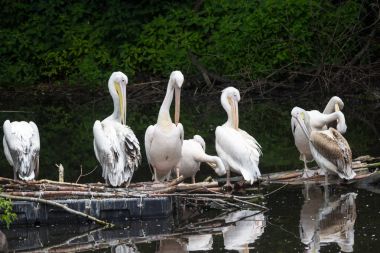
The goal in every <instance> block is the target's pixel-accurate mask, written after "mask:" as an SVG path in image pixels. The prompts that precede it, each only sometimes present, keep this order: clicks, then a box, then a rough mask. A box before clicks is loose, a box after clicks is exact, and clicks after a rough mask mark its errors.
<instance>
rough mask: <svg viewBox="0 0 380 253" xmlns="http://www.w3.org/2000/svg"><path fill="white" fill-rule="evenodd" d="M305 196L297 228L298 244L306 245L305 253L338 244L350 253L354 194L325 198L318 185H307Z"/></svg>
mask: <svg viewBox="0 0 380 253" xmlns="http://www.w3.org/2000/svg"><path fill="white" fill-rule="evenodd" d="M325 190H326V189H325ZM305 195H306V196H305V201H304V204H303V206H302V209H301V214H300V226H299V231H300V238H301V242H302V243H303V244H305V246H307V248H306V250H305V252H319V251H320V248H321V246H322V245H326V244H328V243H337V244H338V245H339V247H340V250H341V251H342V252H352V251H353V246H354V224H355V220H356V205H355V198H356V195H357V194H356V193H353V192H350V193H346V194H343V195H333V196H330V197H328V198H326V194H323V193H322V191H321V188H320V187H319V186H317V185H306V189H305Z"/></svg>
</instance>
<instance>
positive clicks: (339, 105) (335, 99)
mask: <svg viewBox="0 0 380 253" xmlns="http://www.w3.org/2000/svg"><path fill="white" fill-rule="evenodd" d="M330 101H331V102H332V103H333V104H334V106H335V111H338V110H342V109H343V107H344V103H343V100H342V99H341V98H340V97H338V96H333V97H332V98H331V99H330ZM330 101H329V102H330Z"/></svg>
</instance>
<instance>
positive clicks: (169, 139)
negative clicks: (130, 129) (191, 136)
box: [145, 71, 184, 182]
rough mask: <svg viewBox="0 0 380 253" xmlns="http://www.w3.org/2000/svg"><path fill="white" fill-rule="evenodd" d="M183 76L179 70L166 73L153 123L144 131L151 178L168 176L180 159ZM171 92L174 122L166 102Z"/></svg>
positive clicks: (169, 101) (158, 179)
mask: <svg viewBox="0 0 380 253" xmlns="http://www.w3.org/2000/svg"><path fill="white" fill-rule="evenodd" d="M183 81H184V78H183V75H182V73H181V71H173V72H172V73H171V74H170V79H169V82H168V87H167V90H166V95H165V98H164V101H163V102H162V105H161V108H160V112H159V113H158V119H157V123H156V124H155V125H154V126H153V125H150V126H149V127H148V128H147V129H146V132H145V151H146V157H147V160H148V163H149V165H150V166H152V167H153V171H154V181H155V182H158V181H163V180H165V179H166V180H168V179H169V177H170V172H171V170H173V169H174V168H175V167H176V166H177V164H178V162H179V160H180V159H181V149H182V142H183V127H182V124H181V123H179V112H180V95H181V87H182V84H183ZM173 93H174V94H175V113H174V122H175V123H174V124H173V122H172V120H171V118H170V113H169V109H170V105H171V103H172V100H173Z"/></svg>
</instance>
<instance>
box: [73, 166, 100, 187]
mask: <svg viewBox="0 0 380 253" xmlns="http://www.w3.org/2000/svg"><path fill="white" fill-rule="evenodd" d="M97 168H98V166H95V168H93V169H92V170H91V171H90V172H87V173H85V174H83V168H82V165H81V166H80V175H79V177H78V178H77V181H75V183H78V182H79V180H80V179H81V178H82V177H85V176H88V175H90V174H92V173H93V172H94V171H95V170H96V169H97Z"/></svg>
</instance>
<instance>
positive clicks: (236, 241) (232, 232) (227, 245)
mask: <svg viewBox="0 0 380 253" xmlns="http://www.w3.org/2000/svg"><path fill="white" fill-rule="evenodd" d="M225 222H226V223H231V222H233V224H232V225H231V226H228V227H225V228H223V229H222V232H223V239H224V249H226V250H237V251H239V252H248V251H249V249H250V247H249V244H252V243H254V242H255V241H256V240H257V239H258V238H259V237H260V236H261V235H262V234H263V233H264V228H265V225H266V220H265V216H264V214H263V213H261V212H259V211H253V210H239V211H236V212H233V213H229V214H228V215H226V217H225Z"/></svg>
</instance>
